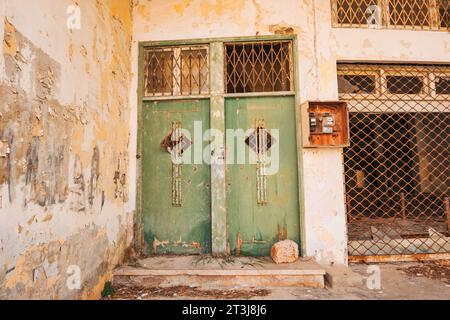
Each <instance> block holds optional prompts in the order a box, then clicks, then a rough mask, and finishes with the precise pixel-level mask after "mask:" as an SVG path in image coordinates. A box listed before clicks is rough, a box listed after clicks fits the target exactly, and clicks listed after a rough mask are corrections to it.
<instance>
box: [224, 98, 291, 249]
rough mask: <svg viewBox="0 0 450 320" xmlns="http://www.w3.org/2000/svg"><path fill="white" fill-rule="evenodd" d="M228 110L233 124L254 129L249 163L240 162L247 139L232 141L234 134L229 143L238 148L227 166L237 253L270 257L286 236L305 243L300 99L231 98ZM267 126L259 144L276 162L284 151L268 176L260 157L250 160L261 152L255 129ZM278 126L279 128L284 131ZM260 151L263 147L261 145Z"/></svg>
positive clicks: (230, 220) (232, 235) (235, 127)
mask: <svg viewBox="0 0 450 320" xmlns="http://www.w3.org/2000/svg"><path fill="white" fill-rule="evenodd" d="M225 114H226V128H227V129H232V130H239V129H243V130H244V131H247V130H249V131H248V132H247V133H246V144H245V146H244V147H245V148H246V153H247V155H246V161H245V164H242V161H241V162H240V163H241V164H238V163H237V162H238V160H237V156H236V155H237V154H238V152H239V150H237V149H238V148H242V141H241V144H239V143H238V142H237V141H236V143H230V142H231V141H229V140H230V138H228V140H227V148H230V147H233V148H234V152H233V154H234V155H235V157H234V159H233V161H234V163H235V164H230V163H229V164H228V165H227V186H228V188H227V204H228V228H229V231H228V232H229V243H230V249H231V253H232V254H236V255H239V254H240V255H252V256H267V255H269V254H270V248H271V246H272V245H273V244H274V243H275V242H277V241H279V240H281V239H290V240H293V241H296V242H297V243H300V226H299V223H300V215H299V201H298V174H297V172H298V163H297V151H296V150H297V145H296V129H295V128H296V122H295V98H294V97H293V96H292V97H291V96H287V97H257V98H253V97H252V98H239V99H227V100H226V103H225ZM262 127H265V130H266V132H267V134H266V136H265V138H264V139H262V140H261V139H260V138H257V139H256V140H259V141H262V143H261V144H259V145H260V147H259V148H261V149H262V148H266V149H267V151H266V153H267V154H266V155H265V156H267V157H269V156H270V158H271V159H272V162H274V161H276V156H277V155H276V154H275V153H278V155H279V157H278V158H279V165H278V170H277V169H276V165H274V164H273V163H272V164H271V165H273V166H272V169H271V170H269V171H272V172H270V175H265V177H264V175H261V172H260V169H258V168H260V167H261V166H260V165H259V166H258V165H257V163H259V161H256V162H253V163H251V162H250V161H249V159H250V154H251V153H252V152H253V153H254V154H257V152H255V145H254V144H253V149H252V143H251V141H252V137H253V140H255V139H254V137H255V133H256V132H259V131H258V130H260V129H261V128H262ZM258 128H260V129H258ZM273 129H275V130H278V133H279V134H278V136H277V135H275V134H274V133H275V131H274V130H273ZM261 132H262V131H261ZM252 133H253V134H252ZM227 136H228V135H227ZM256 136H257V137H258V135H256ZM228 137H229V136H228ZM238 139H239V138H238ZM277 144H278V145H277ZM232 145H234V146H232ZM239 146H241V147H239ZM256 150H260V149H258V147H256ZM228 152H229V150H228ZM230 160H231V159H228V160H227V161H230ZM267 165H268V164H267ZM266 173H267V172H266Z"/></svg>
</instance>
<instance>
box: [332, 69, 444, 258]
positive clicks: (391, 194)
mask: <svg viewBox="0 0 450 320" xmlns="http://www.w3.org/2000/svg"><path fill="white" fill-rule="evenodd" d="M338 83H339V92H340V99H341V100H343V101H347V102H348V103H349V110H350V123H351V125H350V126H351V128H350V130H351V147H349V148H346V149H345V178H346V197H347V220H348V234H349V254H350V255H353V256H360V255H400V254H419V253H447V252H450V204H449V198H450V96H449V92H450V66H442V65H441V66H436V65H392V64H391V65H387V64H339V65H338Z"/></svg>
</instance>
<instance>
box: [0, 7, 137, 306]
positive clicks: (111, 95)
mask: <svg viewBox="0 0 450 320" xmlns="http://www.w3.org/2000/svg"><path fill="white" fill-rule="evenodd" d="M77 3H78V4H79V7H78V8H79V13H80V15H79V17H80V20H78V9H77V8H74V7H70V6H71V5H74V4H75V2H74V1H69V0H58V1H54V0H39V1H28V0H0V299H4V298H7V299H14V298H21V299H23V298H52V299H54V298H59V299H65V298H85V299H89V298H98V297H99V294H100V292H101V290H102V289H103V286H104V283H105V281H107V280H109V279H110V277H111V270H112V268H113V267H114V266H115V265H116V264H117V263H120V261H121V260H122V259H123V257H124V255H125V253H126V252H127V250H128V248H129V247H130V245H131V241H132V230H133V228H132V224H133V212H132V211H133V210H132V206H131V205H129V191H128V187H129V181H130V179H129V173H128V163H129V144H130V125H129V124H130V122H129V116H130V108H129V84H130V79H131V70H130V62H131V59H130V49H131V23H132V21H131V3H130V1H126V0H106V1H103V0H102V1H99V0H97V1H94V0H81V1H80V0H79V1H77ZM74 19H75V20H74ZM68 21H69V25H70V26H71V27H73V28H69V27H68ZM78 21H79V22H80V25H79V27H80V28H79V29H78ZM78 270H79V271H80V272H81V273H80V280H81V282H80V284H81V286H80V288H79V289H78V285H77V283H76V282H77V271H78ZM68 282H69V285H67V283H68Z"/></svg>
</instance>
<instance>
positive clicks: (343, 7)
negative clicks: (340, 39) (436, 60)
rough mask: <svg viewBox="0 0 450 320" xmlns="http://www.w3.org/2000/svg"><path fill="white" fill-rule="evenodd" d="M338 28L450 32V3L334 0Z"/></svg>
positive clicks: (401, 0) (445, 1)
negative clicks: (384, 28) (382, 28)
mask: <svg viewBox="0 0 450 320" xmlns="http://www.w3.org/2000/svg"><path fill="white" fill-rule="evenodd" d="M331 5H332V14H333V23H334V26H336V27H359V28H361V27H388V28H395V29H432V30H450V1H449V0H331Z"/></svg>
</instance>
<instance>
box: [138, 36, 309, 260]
mask: <svg viewBox="0 0 450 320" xmlns="http://www.w3.org/2000/svg"><path fill="white" fill-rule="evenodd" d="M282 40H288V41H292V54H293V57H292V58H293V63H294V90H293V91H291V92H290V93H289V94H290V95H293V96H295V118H296V125H295V130H296V146H297V163H298V168H297V171H298V172H297V176H298V190H299V195H298V202H299V203H298V210H299V212H298V214H299V216H300V225H299V227H300V230H299V232H300V241H301V243H300V254H301V255H302V256H303V255H304V253H305V252H306V228H305V201H304V199H305V192H304V183H303V181H304V170H303V168H304V167H303V146H302V143H301V142H302V141H303V140H302V130H301V123H302V121H301V120H302V119H301V110H300V106H301V99H300V86H299V55H298V38H297V35H266V36H245V37H224V38H204V39H190V40H168V41H143V42H139V43H138V47H139V55H138V89H137V99H138V103H137V122H138V123H137V128H138V130H137V150H136V151H137V153H136V155H137V156H136V162H137V163H136V171H137V172H136V211H135V217H134V220H135V221H134V248H135V252H136V253H137V254H138V255H141V254H143V253H144V252H145V243H144V238H143V235H142V170H143V168H142V134H143V132H144V126H143V117H142V111H143V105H144V102H148V101H157V100H188V99H199V98H206V99H210V104H211V109H210V112H212V111H213V108H214V104H215V102H214V101H213V100H216V101H217V103H218V106H219V107H220V104H222V107H223V111H224V108H225V98H232V97H251V96H253V97H255V96H277V95H278V96H280V95H286V93H285V92H270V93H250V94H249V93H246V94H225V92H224V91H223V92H222V93H221V94H218V95H217V94H216V95H214V91H215V90H214V86H220V85H222V86H224V81H223V76H224V72H223V71H224V70H222V72H221V73H222V74H221V76H219V77H218V78H219V79H218V80H222V81H221V82H222V84H220V83H219V82H220V81H217V80H216V81H215V83H213V81H214V80H215V79H213V78H214V77H212V76H211V70H212V69H211V65H212V64H211V60H212V59H213V55H214V54H216V53H217V52H215V51H214V50H211V47H212V45H213V44H216V45H220V44H221V46H222V48H223V44H224V43H228V42H253V41H282ZM182 45H209V46H210V50H209V54H210V76H209V81H210V93H209V94H208V95H204V96H182V97H152V98H144V88H143V80H144V72H143V71H144V70H143V68H144V50H145V49H146V48H151V47H168V46H182ZM219 51H220V50H219ZM221 52H222V56H220V57H221V58H222V60H224V57H223V50H221ZM219 55H220V52H219ZM220 57H219V58H220ZM215 58H216V59H217V57H215ZM224 67H225V66H224V63H222V68H224ZM216 71H218V70H216ZM211 121H213V119H211ZM219 125H220V124H219ZM224 125H225V119H223V126H224ZM211 169H212V170H213V168H211ZM225 184H226V182H225V180H224V181H223V185H216V187H218V188H219V189H220V190H219V191H221V192H223V194H225V199H220V203H218V204H217V205H218V206H223V207H224V208H225V207H226V206H224V204H225V203H226V192H225ZM213 188H215V187H214V182H212V183H211V195H212V196H213V194H214V193H215V192H214V190H213ZM222 189H223V190H222ZM211 202H212V206H213V208H211V215H212V217H211V220H212V221H213V223H214V214H213V212H214V199H211ZM220 214H221V215H222V216H221V217H220V216H219V219H222V221H219V222H222V227H223V228H224V230H219V231H218V232H220V233H221V234H220V238H222V241H221V243H219V244H216V245H214V240H213V243H212V254H213V255H221V254H227V253H228V248H227V247H228V246H227V245H228V227H227V223H226V218H227V212H226V209H225V212H219V213H218V215H220ZM223 219H225V225H223ZM214 232H215V231H214V230H213V235H212V238H214ZM223 240H225V243H223Z"/></svg>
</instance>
